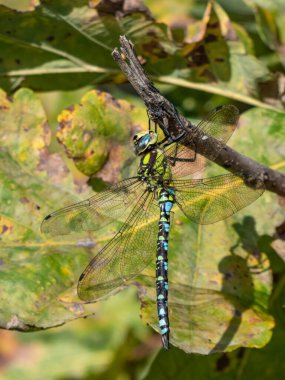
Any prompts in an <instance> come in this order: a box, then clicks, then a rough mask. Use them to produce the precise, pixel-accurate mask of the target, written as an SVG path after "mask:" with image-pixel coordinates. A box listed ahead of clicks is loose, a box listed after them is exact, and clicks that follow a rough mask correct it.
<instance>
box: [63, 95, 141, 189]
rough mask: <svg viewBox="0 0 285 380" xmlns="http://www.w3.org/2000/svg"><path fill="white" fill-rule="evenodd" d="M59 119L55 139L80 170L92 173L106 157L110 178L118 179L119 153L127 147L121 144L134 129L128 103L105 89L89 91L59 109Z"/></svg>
mask: <svg viewBox="0 0 285 380" xmlns="http://www.w3.org/2000/svg"><path fill="white" fill-rule="evenodd" d="M58 122H59V125H60V128H59V129H58V132H57V139H58V141H59V142H60V143H61V144H63V145H64V148H65V151H66V153H67V155H68V157H70V158H72V159H73V160H74V163H75V165H76V167H77V168H78V169H79V170H80V171H81V172H82V173H84V174H85V175H87V176H90V175H92V174H95V173H97V172H99V171H100V170H101V169H102V168H103V166H104V165H105V164H106V162H107V160H108V168H109V171H110V173H109V181H110V182H114V181H115V179H117V180H118V174H119V172H120V169H121V164H122V159H121V158H120V156H122V155H124V150H126V149H124V147H123V146H122V145H124V144H125V143H126V141H128V140H129V135H130V133H131V132H132V130H135V124H134V122H133V121H132V107H131V105H130V104H129V103H127V102H126V101H123V100H116V99H115V98H113V97H112V96H111V95H110V94H108V93H106V92H100V91H90V92H88V93H87V94H85V95H84V96H83V98H82V99H81V102H80V104H75V105H74V106H72V107H69V108H67V109H65V110H64V111H62V112H61V114H60V115H59V116H58ZM122 143H123V144H122ZM127 148H128V150H130V148H129V147H127ZM108 168H107V170H105V171H108ZM106 174H107V173H106ZM111 176H112V177H113V178H112V177H111ZM105 179H106V177H105Z"/></svg>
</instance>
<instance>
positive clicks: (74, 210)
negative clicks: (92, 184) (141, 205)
mask: <svg viewBox="0 0 285 380" xmlns="http://www.w3.org/2000/svg"><path fill="white" fill-rule="evenodd" d="M144 191H145V188H144V186H143V184H142V182H140V181H139V180H138V179H137V177H134V178H129V179H126V180H124V181H121V182H119V183H118V184H116V185H114V186H112V187H111V188H110V189H109V190H106V191H103V192H101V193H99V194H96V195H94V196H92V197H91V198H89V199H86V200H85V201H82V202H79V203H76V204H73V205H71V206H67V207H64V208H62V209H60V210H58V211H55V212H53V213H51V214H49V215H47V216H46V217H45V218H44V220H43V221H42V224H41V231H42V232H43V233H44V234H47V235H52V236H56V235H67V234H70V233H72V232H81V231H94V230H97V229H99V228H101V227H103V226H104V225H106V224H108V223H110V222H111V221H113V220H121V221H124V220H125V219H126V218H127V216H128V215H129V213H130V211H131V207H132V205H133V204H134V203H135V202H136V200H137V199H138V198H139V197H140V196H141V195H142V193H143V192H144Z"/></svg>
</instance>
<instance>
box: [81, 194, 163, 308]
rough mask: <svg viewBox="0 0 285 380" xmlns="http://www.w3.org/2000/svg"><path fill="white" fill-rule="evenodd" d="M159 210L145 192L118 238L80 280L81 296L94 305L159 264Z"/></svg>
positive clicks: (99, 254)
mask: <svg viewBox="0 0 285 380" xmlns="http://www.w3.org/2000/svg"><path fill="white" fill-rule="evenodd" d="M158 218H159V208H158V207H157V206H155V205H154V204H153V194H152V193H149V192H147V191H146V192H145V194H143V195H142V196H141V198H140V199H137V203H136V205H135V206H134V208H133V210H132V212H131V214H130V216H129V217H128V219H127V220H126V222H125V223H124V225H123V226H122V227H121V229H120V230H119V232H118V233H117V234H116V235H115V237H114V238H113V239H112V240H111V241H110V242H109V243H108V244H107V245H106V246H105V247H104V248H103V249H102V250H101V251H99V252H98V253H97V255H96V256H95V257H94V258H93V259H92V261H91V262H90V263H89V265H88V266H87V268H86V269H85V270H84V272H83V273H82V275H81V276H80V279H79V283H78V295H79V297H80V298H81V299H82V300H84V301H87V302H93V301H96V300H98V299H101V298H102V297H105V296H106V295H109V294H112V293H114V292H116V291H117V290H118V288H122V287H124V286H125V285H126V282H127V281H129V280H130V279H132V278H134V277H136V276H137V275H138V274H139V273H140V272H142V271H143V270H144V269H145V268H146V267H147V266H148V265H149V264H150V263H151V262H154V261H155V247H156V239H157V234H158Z"/></svg>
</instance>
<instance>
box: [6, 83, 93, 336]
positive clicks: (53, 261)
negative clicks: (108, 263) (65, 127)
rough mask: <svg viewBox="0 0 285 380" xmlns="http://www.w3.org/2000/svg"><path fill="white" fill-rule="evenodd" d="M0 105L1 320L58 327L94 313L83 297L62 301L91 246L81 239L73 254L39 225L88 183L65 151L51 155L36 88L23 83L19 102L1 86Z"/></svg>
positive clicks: (20, 327) (17, 96)
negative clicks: (69, 165) (75, 173)
mask: <svg viewBox="0 0 285 380" xmlns="http://www.w3.org/2000/svg"><path fill="white" fill-rule="evenodd" d="M0 104H1V106H0V108H1V110H0V131H1V132H0V141H1V147H2V148H1V150H0V177H1V191H0V198H1V205H2V207H1V212H0V244H1V245H0V253H1V268H2V269H1V273H0V283H1V289H2V290H1V295H0V298H1V304H2V305H5V307H3V308H1V312H0V326H1V327H2V328H7V329H18V330H25V331H26V330H35V329H42V328H47V327H51V326H56V325H59V324H62V323H64V322H65V321H67V320H72V319H75V318H78V317H80V316H85V315H87V314H88V312H87V311H86V310H85V307H84V306H83V305H82V304H81V303H79V302H78V300H77V301H75V302H70V303H69V304H68V303H67V304H63V303H62V301H61V300H60V295H61V293H63V292H65V291H66V290H67V289H72V288H74V285H75V284H76V282H77V279H78V276H79V274H80V272H81V270H82V268H83V267H84V265H85V264H86V262H87V261H88V258H87V257H86V256H88V249H87V248H83V246H84V245H83V244H81V247H80V244H79V243H78V244H77V247H75V248H74V254H72V255H71V254H70V246H69V244H66V243H64V242H60V243H58V244H54V243H51V242H48V241H46V239H45V238H44V237H43V236H42V235H41V234H40V223H41V220H42V218H43V217H44V215H46V214H47V213H48V212H50V211H51V210H52V209H53V208H57V207H58V204H60V203H61V204H64V203H65V202H72V201H73V202H74V198H77V199H78V195H77V191H78V190H80V189H81V190H82V191H83V190H84V183H81V184H80V183H79V182H77V183H76V182H75V180H74V178H73V177H72V175H71V174H70V173H69V171H68V169H67V167H66V166H65V164H64V162H63V161H62V159H61V157H60V156H59V155H57V154H49V152H48V145H49V140H50V129H49V126H48V124H47V120H46V117H45V114H44V111H43V108H42V106H41V104H40V102H39V100H38V98H37V97H36V96H35V95H34V94H33V93H32V91H30V90H25V89H22V90H20V91H18V92H17V93H16V94H15V96H14V98H13V100H10V99H9V98H7V96H6V95H5V94H4V93H3V92H2V93H1V100H0ZM71 193H72V194H71ZM58 202H60V203H58Z"/></svg>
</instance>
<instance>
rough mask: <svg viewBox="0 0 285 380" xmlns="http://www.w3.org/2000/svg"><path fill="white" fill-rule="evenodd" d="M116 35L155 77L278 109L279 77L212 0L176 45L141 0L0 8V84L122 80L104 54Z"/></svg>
mask: <svg viewBox="0 0 285 380" xmlns="http://www.w3.org/2000/svg"><path fill="white" fill-rule="evenodd" d="M95 3H96V2H95ZM104 7H107V9H105V8H104ZM192 24H193V23H192ZM122 34H125V35H126V36H127V37H128V38H129V39H130V40H131V41H132V42H133V43H134V45H135V49H136V52H137V54H138V55H139V57H140V58H141V61H142V62H143V63H144V67H145V70H146V72H147V73H148V74H149V75H150V76H151V77H152V79H153V80H155V81H158V82H162V83H166V84H174V85H176V86H182V87H186V88H192V89H198V90H201V91H204V92H207V93H212V94H219V95H222V96H227V97H230V98H232V99H236V100H238V101H241V102H245V103H248V104H251V105H255V106H260V107H265V108H271V109H274V108H276V109H280V110H282V109H283V108H284V107H283V103H282V80H281V79H280V78H279V77H275V76H273V75H272V73H271V72H270V71H269V70H268V68H267V67H266V66H265V65H264V64H263V63H262V61H260V60H259V59H258V58H256V57H255V56H254V55H253V48H252V41H251V40H250V38H249V35H248V34H247V32H246V31H245V30H244V28H242V26H240V25H239V26H237V25H236V24H231V21H230V19H229V17H228V16H227V15H226V13H225V12H224V11H223V9H222V8H221V7H220V6H219V5H218V4H214V5H213V4H212V3H211V2H210V3H209V5H208V7H207V9H206V11H205V14H204V17H203V19H202V21H200V22H198V23H197V24H194V25H193V26H191V27H189V30H188V35H186V39H185V40H184V41H183V40H182V39H181V36H180V37H179V41H180V42H179V44H178V43H176V42H175V41H174V40H173V39H172V37H171V32H170V30H169V28H168V26H167V25H165V24H163V23H158V22H156V21H154V20H153V18H152V17H151V15H150V12H149V11H148V10H147V9H146V8H145V7H143V6H141V5H140V4H139V5H137V4H135V3H134V4H132V6H131V8H130V9H129V10H128V12H126V10H125V8H124V7H121V8H120V5H118V8H115V7H113V8H112V7H111V8H110V7H109V8H108V5H105V3H104V4H103V3H99V4H97V5H96V4H95V6H94V5H93V3H92V2H90V3H89V5H88V2H87V0H85V1H84V0H77V1H76V3H74V2H69V1H67V0H61V1H60V2H58V1H55V0H46V1H43V2H42V4H41V5H40V6H38V7H37V8H36V9H35V10H34V12H28V13H19V12H16V11H13V10H11V9H8V8H5V7H4V6H0V47H1V56H0V58H1V59H0V84H1V85H2V87H4V88H5V89H7V90H8V89H9V90H13V89H15V88H17V87H19V86H28V87H31V88H33V89H36V90H53V89H73V88H78V87H81V86H84V85H87V84H93V85H94V84H98V83H106V82H108V83H109V82H110V81H112V82H115V83H121V82H123V81H124V80H125V79H124V77H123V75H122V73H121V72H120V70H119V69H118V66H117V65H116V63H115V62H114V60H113V59H112V57H111V52H112V50H113V49H114V48H115V47H117V46H118V44H119V36H120V35H122ZM268 84H271V88H272V89H273V88H274V91H272V93H271V97H270V101H269V100H268V98H267V91H266V89H264V87H265V86H266V85H267V87H268ZM273 84H274V86H273Z"/></svg>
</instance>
